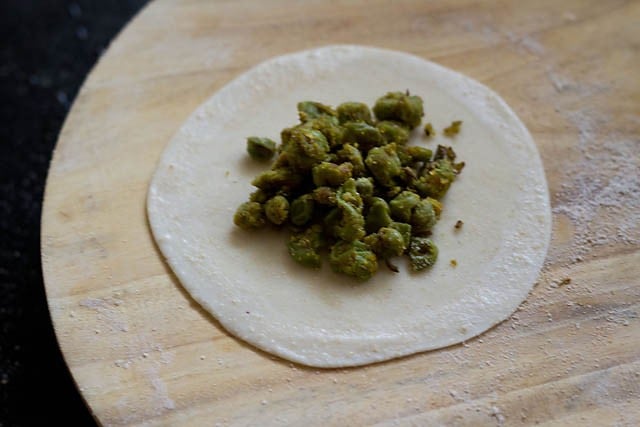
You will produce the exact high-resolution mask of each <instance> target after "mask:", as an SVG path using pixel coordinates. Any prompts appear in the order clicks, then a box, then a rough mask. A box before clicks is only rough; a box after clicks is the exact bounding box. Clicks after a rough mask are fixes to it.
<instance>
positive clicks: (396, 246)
mask: <svg viewBox="0 0 640 427" xmlns="http://www.w3.org/2000/svg"><path fill="white" fill-rule="evenodd" d="M378 235H379V236H380V256H382V258H384V259H387V258H391V257H394V256H400V255H402V254H403V253H404V251H405V249H407V245H406V244H405V241H404V238H403V236H402V234H401V233H400V232H399V231H398V230H395V229H393V228H391V227H382V228H381V229H380V230H379V231H378Z"/></svg>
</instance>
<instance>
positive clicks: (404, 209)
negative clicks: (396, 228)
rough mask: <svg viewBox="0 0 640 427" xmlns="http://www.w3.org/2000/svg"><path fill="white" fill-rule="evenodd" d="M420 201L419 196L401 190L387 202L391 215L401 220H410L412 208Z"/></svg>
mask: <svg viewBox="0 0 640 427" xmlns="http://www.w3.org/2000/svg"><path fill="white" fill-rule="evenodd" d="M419 202H420V196H418V195H417V194H416V193H414V192H411V191H403V192H402V193H400V194H398V195H397V196H396V197H394V198H393V200H391V201H390V202H389V207H390V208H391V216H393V218H395V219H397V220H398V221H401V222H409V221H411V215H412V213H413V208H415V207H416V205H417V204H418V203H419Z"/></svg>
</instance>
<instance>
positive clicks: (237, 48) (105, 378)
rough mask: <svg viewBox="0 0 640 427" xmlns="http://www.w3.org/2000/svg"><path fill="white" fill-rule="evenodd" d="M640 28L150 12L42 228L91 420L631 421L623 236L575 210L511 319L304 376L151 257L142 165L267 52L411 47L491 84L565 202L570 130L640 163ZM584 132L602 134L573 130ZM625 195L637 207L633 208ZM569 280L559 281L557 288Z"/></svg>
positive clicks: (595, 17) (634, 17)
mask: <svg viewBox="0 0 640 427" xmlns="http://www.w3.org/2000/svg"><path fill="white" fill-rule="evenodd" d="M638 22H640V2H637V1H615V0H614V1H607V2H603V1H599V0H598V1H590V0H572V1H563V2H558V1H555V0H553V1H550V0H544V1H538V2H520V1H517V2H516V1H467V0H459V1H448V2H444V1H433V2H424V1H419V0H413V1H412V0H406V1H394V2H388V1H385V0H375V1H367V2H364V1H305V2H300V1H294V0H279V1H264V2H255V1H249V0H238V1H230V0H229V1H223V0H220V1H209V0H180V1H156V2H153V3H152V4H150V5H149V6H148V7H147V8H145V9H144V10H143V11H142V13H141V14H140V15H138V16H137V17H136V18H135V19H134V20H133V21H132V22H131V23H130V24H129V26H128V27H127V28H126V29H125V30H124V31H123V32H122V34H120V35H119V36H118V38H117V39H116V40H115V41H114V43H113V44H112V46H111V47H110V48H109V50H108V51H107V52H106V54H105V55H104V56H103V57H102V59H101V60H100V62H99V64H98V65H97V66H96V68H95V69H94V70H93V71H92V73H91V75H90V76H89V78H88V79H87V81H86V83H85V84H84V86H83V88H82V90H81V92H80V94H79V96H78V98H77V99H76V101H75V103H74V105H73V108H72V110H71V112H70V114H69V116H68V118H67V121H66V123H65V126H64V128H63V130H62V132H61V134H60V138H59V142H58V145H57V148H56V152H55V155H54V160H53V163H52V165H51V170H50V173H49V179H48V183H47V189H46V196H45V203H44V212H43V218H42V224H43V225H42V259H43V268H44V275H45V282H46V290H47V296H48V301H49V306H50V310H51V316H52V320H53V323H54V326H55V330H56V333H57V336H58V340H59V343H60V346H61V348H62V351H63V353H64V356H65V359H66V361H67V363H68V365H69V368H70V370H71V372H72V374H73V377H74V378H75V380H76V382H77V384H78V386H79V388H80V390H81V392H82V395H83V396H84V398H85V399H86V401H87V403H88V404H89V406H90V408H91V410H92V411H93V413H94V414H95V417H96V419H97V420H99V422H100V423H102V424H103V425H143V424H144V425H193V426H200V425H300V424H302V423H304V424H306V425H323V426H325V425H337V426H343V425H371V424H379V425H392V424H400V425H474V426H476V425H532V424H541V425H629V426H631V425H638V423H640V409H639V408H640V319H639V316H638V312H640V245H639V244H638V241H639V239H638V232H639V230H638V228H637V226H636V228H633V227H631V228H630V229H629V230H627V231H628V233H630V234H629V235H626V236H621V237H620V238H619V239H616V238H613V237H611V238H607V239H605V240H604V241H599V242H588V241H587V242H586V243H585V242H583V241H582V240H580V239H578V238H579V237H580V233H583V231H584V230H582V229H581V227H583V228H584V224H582V223H580V221H576V218H575V217H572V216H571V215H570V212H569V214H566V215H559V214H556V215H554V235H553V242H552V247H551V249H550V252H549V256H548V258H547V261H546V264H545V269H544V271H543V274H542V276H541V279H540V282H539V284H538V285H537V286H536V288H535V289H534V291H533V292H532V294H531V295H530V296H529V298H528V299H527V301H526V302H525V303H524V304H523V305H522V307H521V308H520V309H519V311H517V312H516V313H515V314H514V315H513V316H512V318H511V319H509V320H507V321H505V322H503V323H502V324H500V325H498V326H497V327H495V328H493V329H492V330H490V331H489V332H487V333H485V334H483V335H482V336H480V337H478V338H476V339H474V340H472V341H470V342H468V343H465V344H462V345H457V346H453V347H450V348H446V349H443V350H440V351H433V352H428V353H423V354H419V355H415V356H411V357H406V358H403V359H400V360H395V361H390V362H386V363H380V364H376V365H372V366H368V367H364V368H356V369H338V370H316V369H309V368H305V367H302V366H297V365H294V364H291V363H289V362H286V361H283V360H280V359H277V358H275V357H272V356H270V355H267V354H265V353H262V352H260V351H257V350H255V349H253V348H252V347H250V346H248V345H246V344H244V343H242V342H240V341H238V340H236V339H235V338H233V337H231V336H229V335H228V334H227V333H226V332H225V331H224V330H223V329H221V327H220V326H219V325H218V324H217V323H216V322H215V321H214V320H213V319H212V318H211V316H209V315H208V314H207V313H205V312H204V311H203V310H202V309H200V308H199V307H198V306H197V305H196V304H195V303H194V302H193V301H192V300H191V299H190V298H189V296H188V295H187V294H186V293H185V291H184V290H183V289H182V288H181V286H180V285H179V283H178V282H177V281H176V279H175V278H174V276H173V275H172V274H171V272H170V271H169V269H168V268H167V266H166V265H165V264H164V262H163V260H162V257H161V256H160V253H159V252H158V250H157V248H156V247H155V246H154V242H153V240H152V238H151V234H150V232H149V229H148V226H147V222H146V217H145V210H144V205H145V193H146V190H147V185H148V183H149V179H150V177H151V174H152V172H153V170H154V167H155V164H156V162H157V160H158V158H159V156H160V154H161V152H162V150H163V148H164V146H165V145H166V143H167V142H168V141H169V139H170V138H171V136H172V135H173V133H174V132H175V131H176V130H177V129H178V127H179V126H180V124H181V123H182V122H183V121H184V120H185V119H186V118H187V116H188V115H189V114H190V112H191V111H192V110H193V109H195V108H196V107H197V106H198V105H199V104H200V103H201V102H203V101H204V100H205V99H206V98H208V97H209V96H210V95H211V94H212V93H213V92H214V91H215V90H216V89H217V88H219V87H221V86H222V85H223V84H224V83H225V82H227V81H229V80H230V79H232V78H233V77H234V76H236V75H237V74H239V73H241V72H242V71H244V70H246V69H248V68H250V67H251V66H253V65H255V64H257V63H258V62H260V61H262V60H265V59H267V58H269V57H271V56H274V55H277V54H282V53H286V52H292V51H296V50H300V49H304V48H310V47H314V46H319V45H324V44H331V43H358V44H367V45H374V46H381V47H387V48H392V49H398V50H404V51H408V52H411V53H415V54H417V55H420V56H423V57H425V58H428V59H431V60H434V61H437V62H439V63H441V64H443V65H445V66H448V67H451V68H454V69H457V70H459V71H461V72H463V73H465V74H467V75H469V76H471V77H473V78H475V79H477V80H479V81H481V82H483V83H485V84H487V85H488V86H490V87H492V88H493V89H495V90H496V91H497V92H498V93H500V94H501V95H502V96H503V97H504V98H505V99H506V101H507V102H508V103H509V104H510V105H511V106H512V107H513V108H514V110H515V111H516V112H517V113H518V114H519V115H520V117H521V118H522V119H523V120H524V122H525V123H526V124H527V126H528V127H529V129H530V131H531V132H532V134H533V136H534V139H535V140H536V142H537V144H538V146H539V148H540V151H541V155H542V157H543V161H544V165H545V170H546V173H547V178H548V180H549V185H550V189H551V194H552V204H553V205H554V207H558V206H563V205H566V204H567V197H572V196H571V194H570V193H567V192H566V191H565V189H566V188H565V187H563V183H566V182H567V180H568V179H570V178H571V177H570V176H569V177H568V176H567V173H566V171H567V170H573V169H570V168H571V167H574V168H576V167H577V168H578V169H577V170H578V171H579V170H580V169H579V168H580V165H581V164H582V163H581V162H582V161H583V160H584V159H583V158H582V157H581V152H580V149H579V148H580V144H581V141H582V142H584V140H585V138H587V139H588V138H591V139H590V140H589V142H591V143H593V144H601V145H604V144H611V143H618V144H623V143H626V144H635V147H636V148H638V150H640V141H638V135H639V134H640V120H639V119H638V117H640V107H639V106H640V85H639V83H638V73H637V70H639V69H640V55H639V52H638V51H639V48H640V38H639V32H638ZM589 118H591V119H593V120H592V121H590V122H586V120H587V119H589ZM596 119H597V120H596ZM580 120H582V121H580ZM592 122H594V123H595V124H597V126H591V127H589V128H588V129H587V128H585V123H587V124H592ZM614 136H615V141H614V140H613V139H614ZM638 150H636V151H635V153H636V154H637V153H638V152H640V151H638ZM586 164H587V165H588V164H589V163H586ZM636 182H637V181H636ZM630 191H637V188H635V189H634V188H630ZM577 197H582V196H580V195H578V196H577ZM620 197H631V198H632V199H630V200H632V201H633V200H635V201H636V202H637V198H638V197H640V195H638V194H637V193H635V194H631V195H629V194H626V195H625V194H621V196H620ZM578 202H580V200H578ZM580 206H582V205H580ZM585 206H592V205H589V204H586V205H585ZM635 206H637V203H636V205H635ZM556 212H557V209H556ZM592 214H593V215H592V217H591V218H592V220H591V221H590V223H589V226H590V227H596V228H597V227H599V226H606V225H609V226H610V227H615V225H616V224H615V222H616V221H621V219H620V217H617V218H616V217H615V216H612V215H611V214H610V213H607V211H606V209H604V208H603V209H595V211H594V212H592ZM624 220H627V221H628V220H629V218H625V219H624ZM583 240H584V239H583ZM580 243H583V244H580ZM565 277H570V278H571V279H572V281H571V283H570V284H568V285H565V286H558V282H559V281H560V280H561V279H563V278H565Z"/></svg>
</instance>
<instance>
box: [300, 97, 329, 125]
mask: <svg viewBox="0 0 640 427" xmlns="http://www.w3.org/2000/svg"><path fill="white" fill-rule="evenodd" d="M297 107H298V116H300V121H301V122H303V123H304V122H307V121H309V120H312V119H315V118H318V117H320V116H334V117H335V116H336V115H337V114H336V111H335V110H334V109H333V108H331V107H330V106H328V105H325V104H321V103H320V102H314V101H302V102H298V106H297Z"/></svg>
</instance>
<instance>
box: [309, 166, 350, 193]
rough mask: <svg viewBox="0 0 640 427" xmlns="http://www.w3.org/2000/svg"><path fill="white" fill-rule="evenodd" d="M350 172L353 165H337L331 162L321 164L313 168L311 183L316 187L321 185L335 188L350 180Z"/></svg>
mask: <svg viewBox="0 0 640 427" xmlns="http://www.w3.org/2000/svg"><path fill="white" fill-rule="evenodd" d="M352 171H353V165H352V164H351V163H342V164H340V165H337V164H335V163H331V162H322V163H319V164H317V165H315V166H314V167H313V169H312V170H311V176H312V177H313V183H314V184H315V185H316V186H317V187H321V186H323V185H328V186H331V187H337V186H339V185H342V184H343V183H344V182H345V181H346V180H347V179H349V178H351V172H352Z"/></svg>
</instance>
